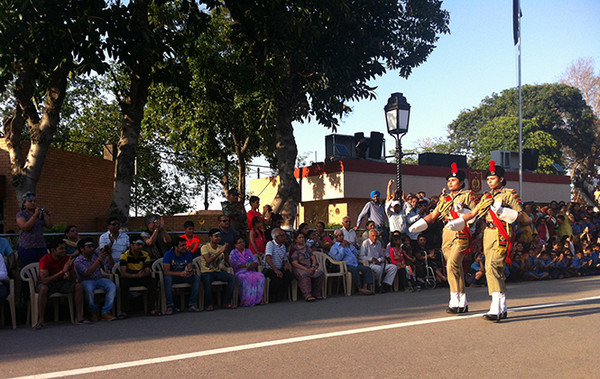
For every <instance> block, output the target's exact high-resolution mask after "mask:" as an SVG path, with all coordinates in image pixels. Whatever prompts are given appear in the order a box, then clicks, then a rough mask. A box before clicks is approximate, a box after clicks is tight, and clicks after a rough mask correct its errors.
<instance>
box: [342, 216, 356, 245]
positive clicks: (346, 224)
mask: <svg viewBox="0 0 600 379" xmlns="http://www.w3.org/2000/svg"><path fill="white" fill-rule="evenodd" d="M340 230H341V231H342V233H344V241H348V242H349V243H350V244H352V246H354V247H355V248H356V250H358V249H360V245H359V244H358V238H356V230H354V228H353V227H352V220H350V217H348V216H346V217H344V218H343V219H342V227H341V228H340Z"/></svg>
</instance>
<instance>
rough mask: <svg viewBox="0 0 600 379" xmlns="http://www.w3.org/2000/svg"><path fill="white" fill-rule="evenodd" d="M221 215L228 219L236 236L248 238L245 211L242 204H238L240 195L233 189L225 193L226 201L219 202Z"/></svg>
mask: <svg viewBox="0 0 600 379" xmlns="http://www.w3.org/2000/svg"><path fill="white" fill-rule="evenodd" d="M221 208H222V209H223V214H224V215H225V216H227V217H228V218H229V224H230V226H231V227H232V228H233V229H234V230H235V233H236V234H237V235H238V236H248V224H247V221H246V209H244V203H242V202H240V193H239V191H238V190H236V189H235V188H231V189H229V191H228V192H227V201H223V202H221Z"/></svg>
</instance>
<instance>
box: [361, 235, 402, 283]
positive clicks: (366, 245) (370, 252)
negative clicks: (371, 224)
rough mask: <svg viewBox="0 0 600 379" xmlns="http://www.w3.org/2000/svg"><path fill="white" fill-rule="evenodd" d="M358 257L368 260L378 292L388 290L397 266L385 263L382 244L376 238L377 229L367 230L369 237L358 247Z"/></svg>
mask: <svg viewBox="0 0 600 379" xmlns="http://www.w3.org/2000/svg"><path fill="white" fill-rule="evenodd" d="M359 258H360V259H362V260H365V261H368V262H369V267H371V271H373V276H374V277H375V281H376V283H377V284H378V286H379V290H380V292H382V293H386V292H389V291H390V289H391V287H392V284H394V278H395V277H396V272H397V271H398V267H397V266H396V265H393V264H386V260H385V253H384V251H383V246H382V245H381V242H380V241H378V240H377V230H374V229H373V230H371V231H370V232H369V239H367V240H365V241H364V242H363V243H362V246H361V247H360V255H359ZM384 274H385V275H384Z"/></svg>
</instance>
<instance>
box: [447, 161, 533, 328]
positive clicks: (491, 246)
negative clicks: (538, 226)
mask: <svg viewBox="0 0 600 379" xmlns="http://www.w3.org/2000/svg"><path fill="white" fill-rule="evenodd" d="M486 177H487V184H488V186H489V187H490V192H486V193H484V194H483V196H482V197H481V201H480V202H479V204H477V207H475V209H473V210H472V211H471V212H469V213H467V214H465V215H462V216H461V217H459V218H458V219H455V220H453V221H451V222H449V223H448V224H446V228H453V229H457V228H458V229H460V228H461V225H462V227H464V223H465V222H466V221H469V220H471V219H473V218H474V217H475V216H477V215H478V214H483V215H485V222H486V228H485V231H484V233H483V251H484V254H485V277H486V280H487V285H488V292H489V294H490V296H492V304H491V306H490V310H489V311H488V313H486V314H484V315H483V317H484V318H485V319H486V320H489V321H495V322H499V321H500V319H503V318H506V312H507V308H506V283H505V279H506V278H505V276H504V266H505V263H504V262H505V260H506V261H509V264H510V263H511V262H510V257H509V256H508V252H510V247H511V243H512V232H513V227H512V223H513V222H515V221H517V220H518V219H521V221H525V220H526V219H525V217H527V216H526V215H525V213H524V212H523V208H522V207H521V198H520V197H519V194H518V193H517V191H515V190H514V189H509V188H505V187H504V186H505V185H506V179H504V168H502V167H501V166H496V162H494V161H490V167H489V169H488V171H487V172H486Z"/></svg>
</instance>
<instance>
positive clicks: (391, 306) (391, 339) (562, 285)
mask: <svg viewBox="0 0 600 379" xmlns="http://www.w3.org/2000/svg"><path fill="white" fill-rule="evenodd" d="M468 296H469V302H470V304H469V308H470V311H471V312H470V313H468V314H467V315H466V316H450V315H446V314H445V313H444V309H445V306H446V304H447V297H448V293H447V289H445V288H444V289H435V290H427V291H423V292H420V293H412V294H411V293H389V294H384V295H376V296H370V297H364V296H353V297H331V298H328V299H327V300H324V301H320V302H315V303H310V304H308V303H305V302H303V301H299V302H296V303H288V302H286V303H278V304H269V305H266V306H259V307H255V308H252V309H245V308H239V309H236V310H217V311H214V312H210V313H209V312H202V313H199V314H191V313H180V314H176V315H174V316H171V317H167V316H163V317H155V318H150V317H131V318H129V319H127V320H124V321H115V322H111V323H107V322H101V323H97V324H95V325H83V326H73V325H70V324H67V323H50V324H49V325H50V326H49V327H48V328H47V329H44V330H40V331H34V330H31V329H30V328H26V327H20V328H18V329H17V330H14V331H13V330H10V329H1V330H0V377H16V376H25V375H34V374H44V373H50V374H49V375H48V376H47V377H56V376H59V375H58V374H57V372H61V371H65V370H74V369H82V368H83V369H84V370H83V371H68V372H63V373H62V374H68V375H79V376H81V377H83V376H84V375H85V377H86V378H94V377H98V378H99V377H106V376H107V375H110V377H117V378H121V377H129V378H138V377H142V376H145V377H167V376H180V375H189V376H192V377H204V376H207V377H208V376H211V377H215V376H217V377H224V378H227V377H240V376H243V377H249V378H260V377H267V376H268V377H284V378H285V377H307V376H316V377H341V378H352V377H361V378H363V377H364V378H388V377H411V378H414V377H418V378H422V377H424V378H429V377H431V378H439V377H442V378H454V377H467V378H470V377H473V378H475V377H478V378H481V377H484V378H488V377H503V378H506V377H508V378H517V377H518V378H523V377H527V378H538V377H545V378H558V377H562V378H564V377H569V378H597V377H598V376H599V374H598V372H599V369H598V359H597V357H598V352H599V351H600V342H599V341H600V312H599V311H600V277H585V278H574V279H564V280H557V281H548V282H528V283H518V284H511V285H509V289H508V306H509V310H510V313H509V318H508V319H507V320H505V321H504V322H502V323H499V324H495V323H490V322H487V321H485V320H483V319H482V318H481V316H480V314H481V313H483V312H485V311H486V310H487V308H488V307H489V297H488V295H487V289H485V288H469V289H468ZM182 354H186V355H182ZM120 363H122V364H123V365H121V367H115V366H114V365H115V364H120ZM111 365H112V366H111ZM59 374H60V373H59Z"/></svg>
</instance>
